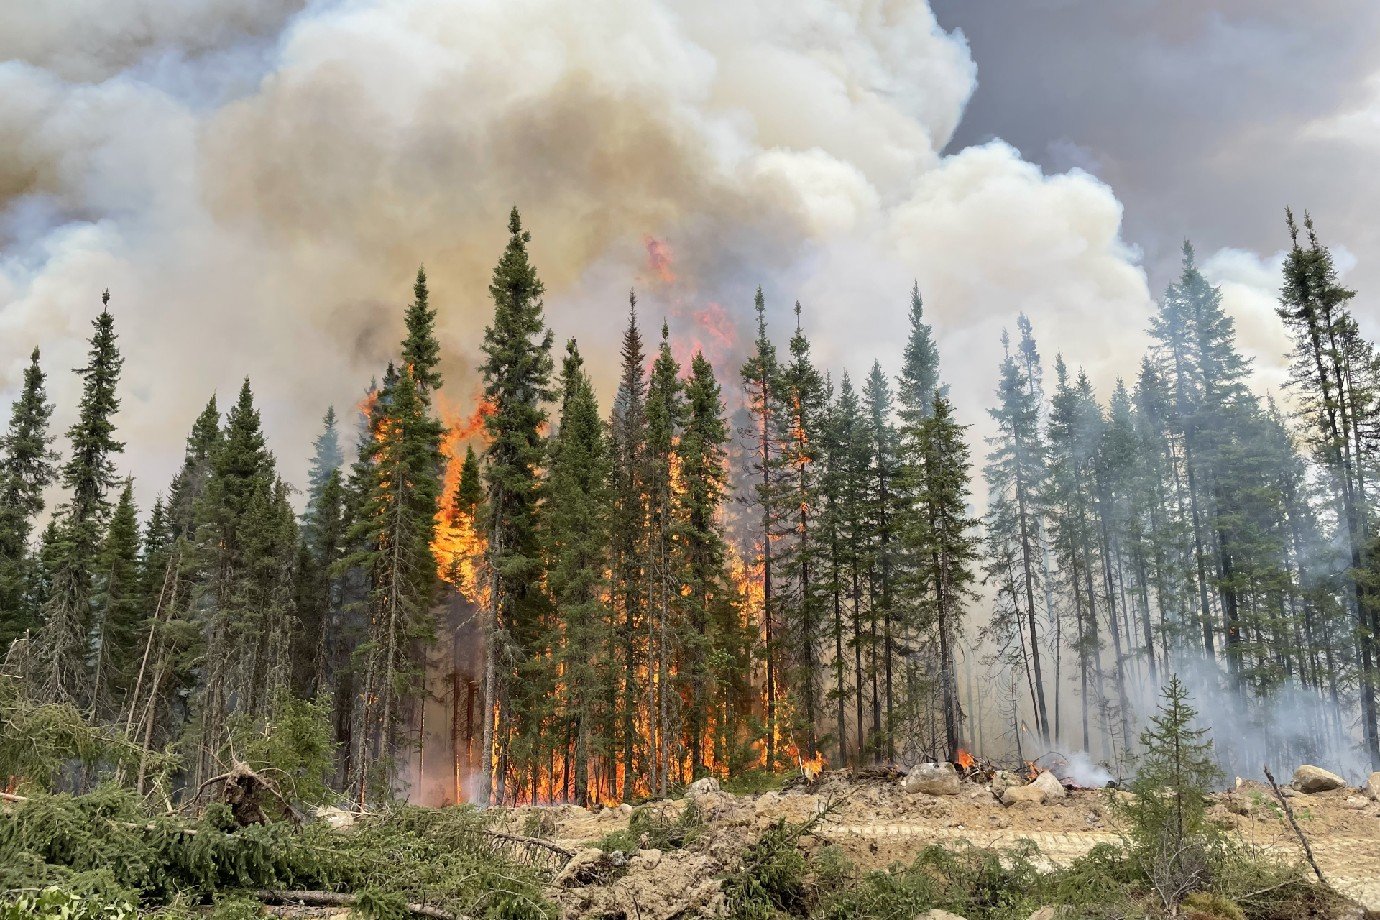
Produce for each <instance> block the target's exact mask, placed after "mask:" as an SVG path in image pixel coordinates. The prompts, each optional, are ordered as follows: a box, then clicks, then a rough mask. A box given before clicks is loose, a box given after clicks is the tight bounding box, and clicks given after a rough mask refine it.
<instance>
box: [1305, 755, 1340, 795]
mask: <svg viewBox="0 0 1380 920" xmlns="http://www.w3.org/2000/svg"><path fill="white" fill-rule="evenodd" d="M1345 785H1346V780H1344V779H1342V778H1341V777H1340V776H1338V775H1337V774H1336V773H1329V772H1328V771H1326V770H1324V769H1323V768H1322V767H1315V766H1313V765H1312V764H1307V763H1306V764H1304V765H1303V766H1301V767H1299V768H1298V769H1297V770H1295V771H1294V788H1295V789H1297V790H1298V791H1299V792H1307V793H1309V794H1310V795H1311V794H1313V793H1317V792H1331V791H1332V790H1333V789H1340V788H1342V787H1343V786H1345Z"/></svg>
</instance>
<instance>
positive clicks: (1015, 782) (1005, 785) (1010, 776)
mask: <svg viewBox="0 0 1380 920" xmlns="http://www.w3.org/2000/svg"><path fill="white" fill-rule="evenodd" d="M1024 785H1025V779H1024V778H1022V777H1020V776H1017V775H1016V774H1015V773H1012V772H1011V771H1010V770H998V771H997V772H996V773H993V774H992V794H993V795H995V796H996V797H997V798H1001V794H1002V793H1003V792H1005V791H1006V790H1008V789H1010V788H1011V787H1012V786H1024Z"/></svg>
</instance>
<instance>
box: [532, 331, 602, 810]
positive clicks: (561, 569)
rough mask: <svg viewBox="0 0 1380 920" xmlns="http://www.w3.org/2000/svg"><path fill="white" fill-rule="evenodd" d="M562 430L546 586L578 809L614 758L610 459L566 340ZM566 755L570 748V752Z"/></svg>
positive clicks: (551, 491) (554, 444)
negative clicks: (599, 764)
mask: <svg viewBox="0 0 1380 920" xmlns="http://www.w3.org/2000/svg"><path fill="white" fill-rule="evenodd" d="M560 388H561V412H560V426H559V428H558V429H557V431H556V434H555V435H554V436H553V437H552V440H551V447H550V473H549V474H548V477H547V480H546V483H545V486H544V488H545V490H546V500H547V502H548V506H549V508H550V512H549V513H548V515H547V516H546V519H545V521H544V542H545V545H546V559H547V562H546V569H547V583H548V586H549V587H550V590H551V598H552V601H553V602H554V604H555V608H556V609H557V610H559V611H560V614H561V626H562V632H563V641H562V644H561V647H560V649H559V651H558V653H557V655H556V664H557V666H558V667H559V669H560V672H561V676H562V681H563V684H564V687H565V694H564V698H563V699H562V701H561V703H562V712H561V715H562V716H563V719H562V721H564V722H565V723H566V724H567V725H568V726H569V734H570V736H571V737H570V738H569V739H568V743H569V747H570V748H573V751H569V753H568V756H569V757H570V761H571V764H572V769H571V770H568V771H567V773H568V774H569V773H571V772H573V776H574V778H573V781H572V789H571V793H572V794H573V796H574V801H575V802H576V803H578V804H582V805H588V804H590V803H591V801H593V799H594V796H593V795H592V790H591V782H590V781H591V774H592V772H593V769H594V766H595V763H596V761H598V760H600V759H601V757H602V756H603V755H606V754H608V753H611V752H610V750H609V748H608V741H609V740H610V738H611V730H612V728H613V726H612V725H611V724H610V716H611V715H612V713H610V712H609V711H608V709H607V708H606V706H605V703H606V701H607V700H608V698H609V696H610V695H611V692H612V690H613V686H612V683H611V682H612V681H613V679H614V678H615V671H614V668H613V655H614V654H615V651H616V650H615V647H614V644H613V641H612V640H613V634H612V628H613V622H612V615H611V611H610V610H609V607H608V605H607V604H606V603H605V600H604V598H605V596H606V592H607V587H608V586H607V583H606V580H605V568H606V565H607V560H608V519H607V516H606V511H607V508H608V500H609V457H608V444H607V441H606V438H605V434H604V426H603V424H602V422H601V421H600V419H599V404H598V401H597V400H596V399H595V396H594V388H593V385H592V384H591V383H590V380H589V376H588V374H587V373H586V372H585V369H584V361H583V359H582V358H581V357H580V351H579V349H578V347H577V346H576V344H575V340H574V339H571V340H570V341H569V342H568V343H567V344H566V354H565V360H564V362H563V363H562V366H561V378H560ZM568 750H569V749H568Z"/></svg>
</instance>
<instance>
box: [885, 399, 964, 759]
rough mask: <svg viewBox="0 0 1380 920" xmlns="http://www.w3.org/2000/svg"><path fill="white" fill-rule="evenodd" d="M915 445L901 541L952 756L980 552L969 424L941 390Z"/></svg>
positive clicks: (956, 743)
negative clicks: (959, 657) (958, 654)
mask: <svg viewBox="0 0 1380 920" xmlns="http://www.w3.org/2000/svg"><path fill="white" fill-rule="evenodd" d="M915 446H916V449H917V450H918V451H919V456H920V463H919V464H918V468H917V469H916V471H915V473H914V475H916V476H917V478H918V482H917V483H916V484H915V491H914V495H915V506H914V513H913V515H910V516H908V519H907V520H905V528H904V530H903V532H902V541H903V542H904V544H905V546H906V550H907V552H908V555H910V556H911V557H912V558H914V559H915V560H916V562H917V573H918V575H919V578H918V579H917V582H918V583H917V584H916V585H915V587H916V588H917V589H918V590H919V591H921V592H923V595H922V596H923V599H924V600H923V603H924V605H925V606H926V607H927V608H928V610H927V611H926V613H927V614H928V616H927V617H926V621H927V622H928V623H931V624H933V629H934V632H935V635H936V639H937V644H938V646H939V683H940V701H941V708H942V711H943V716H944V737H945V742H946V755H947V759H948V760H950V761H952V760H953V759H954V758H955V757H956V756H957V753H958V748H959V745H960V743H961V740H962V739H961V728H960V726H961V725H962V722H963V717H962V712H961V709H960V707H959V701H958V681H957V673H956V668H955V665H954V647H955V644H956V641H957V639H958V636H959V634H960V633H961V630H962V625H963V605H964V602H965V601H966V600H967V599H968V598H970V597H972V596H973V589H972V583H973V581H974V574H973V568H974V566H975V564H976V563H977V560H978V558H979V545H980V544H979V541H978V539H977V537H976V535H975V533H974V529H975V528H976V526H977V521H975V520H973V519H972V518H971V517H970V516H969V514H968V499H969V483H970V481H971V461H970V460H969V452H968V444H967V441H966V440H965V438H964V433H963V426H962V425H960V424H959V423H958V422H957V421H956V420H955V419H954V414H953V407H952V405H950V403H949V401H948V399H947V398H945V397H944V396H943V395H942V394H941V393H938V392H936V393H935V396H934V402H933V410H932V411H931V413H930V416H929V417H928V418H927V419H925V420H924V422H922V423H921V426H920V430H919V432H918V433H917V438H916V444H915Z"/></svg>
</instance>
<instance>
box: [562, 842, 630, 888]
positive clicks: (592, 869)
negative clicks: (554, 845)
mask: <svg viewBox="0 0 1380 920" xmlns="http://www.w3.org/2000/svg"><path fill="white" fill-rule="evenodd" d="M620 855H621V854H620ZM613 874H614V864H613V860H611V859H610V858H609V854H607V853H605V852H604V851H603V850H599V849H595V848H594V847H587V848H585V849H583V850H577V851H576V853H575V855H574V856H572V857H571V858H570V862H568V863H566V864H565V868H564V869H562V870H561V871H560V873H559V874H558V875H557V876H556V877H555V879H553V880H552V882H551V884H553V885H555V886H556V887H558V888H582V887H584V886H585V885H592V884H603V883H605V882H607V881H608V880H609V879H610V878H612V877H613Z"/></svg>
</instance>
